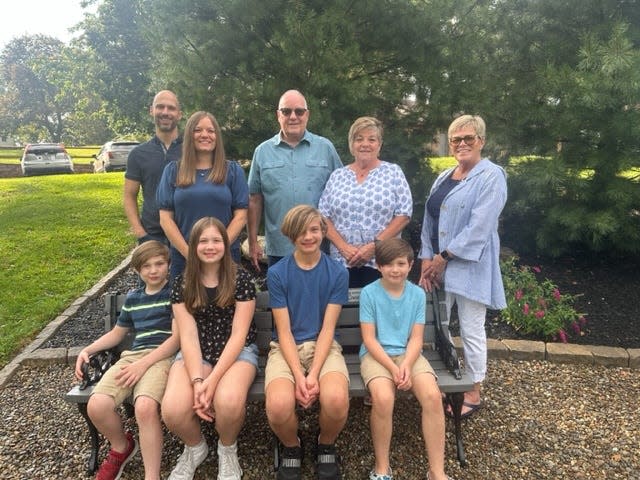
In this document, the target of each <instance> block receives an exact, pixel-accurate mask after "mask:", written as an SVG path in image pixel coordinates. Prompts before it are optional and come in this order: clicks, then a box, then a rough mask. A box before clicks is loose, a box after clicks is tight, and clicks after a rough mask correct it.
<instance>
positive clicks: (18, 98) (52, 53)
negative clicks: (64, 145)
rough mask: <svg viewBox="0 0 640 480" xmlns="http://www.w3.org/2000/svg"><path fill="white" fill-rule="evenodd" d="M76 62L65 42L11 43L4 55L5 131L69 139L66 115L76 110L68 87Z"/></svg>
mask: <svg viewBox="0 0 640 480" xmlns="http://www.w3.org/2000/svg"><path fill="white" fill-rule="evenodd" d="M71 68H72V60H71V58H70V57H69V55H68V51H67V48H66V46H65V45H64V43H62V42H60V41H59V40H57V39H55V38H52V37H48V36H45V35H33V36H29V35H25V36H22V37H18V38H16V39H14V40H12V41H10V42H9V43H8V44H7V45H6V46H5V48H4V49H3V51H2V53H1V54H0V76H1V77H2V84H3V85H4V90H3V91H2V92H0V96H1V98H0V102H1V103H2V104H3V105H4V107H3V109H2V111H1V112H2V113H1V114H0V121H1V122H2V130H4V131H5V132H7V133H11V134H15V133H17V134H18V137H19V136H20V130H21V129H23V131H25V132H29V134H30V135H33V136H35V137H36V138H34V137H30V138H27V140H34V139H38V140H49V141H54V142H59V141H64V140H65V123H66V116H67V115H68V114H69V112H71V111H72V110H73V108H74V105H73V98H72V96H71V95H70V91H69V89H67V88H65V84H66V82H67V80H68V72H69V71H70V70H71Z"/></svg>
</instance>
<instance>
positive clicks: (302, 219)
mask: <svg viewBox="0 0 640 480" xmlns="http://www.w3.org/2000/svg"><path fill="white" fill-rule="evenodd" d="M314 220H320V228H321V229H322V236H323V237H324V236H325V235H326V234H327V222H326V221H325V220H324V217H323V216H322V214H321V213H320V211H319V210H318V209H317V208H314V207H312V206H311V205H296V206H295V207H293V208H292V209H291V210H289V211H288V212H287V214H286V215H285V216H284V220H282V225H281V227H280V231H281V232H282V234H283V235H284V236H286V237H288V238H289V240H291V242H292V243H294V242H295V241H296V240H297V239H298V237H299V236H300V235H302V234H303V233H304V232H305V230H306V229H307V228H308V227H309V224H310V223H311V222H313V221H314Z"/></svg>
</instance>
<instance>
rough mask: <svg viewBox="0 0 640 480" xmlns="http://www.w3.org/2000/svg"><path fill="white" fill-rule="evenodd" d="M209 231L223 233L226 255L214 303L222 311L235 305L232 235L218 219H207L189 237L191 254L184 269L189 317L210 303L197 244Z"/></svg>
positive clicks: (234, 267) (223, 257) (222, 262)
mask: <svg viewBox="0 0 640 480" xmlns="http://www.w3.org/2000/svg"><path fill="white" fill-rule="evenodd" d="M210 227H214V228H215V229H216V230H218V231H219V232H220V235H221V236H222V241H223V243H224V255H223V256H222V259H221V260H220V270H219V272H218V287H217V289H216V298H215V302H216V304H217V305H218V306H219V307H228V306H230V305H233V303H234V301H235V291H236V264H235V263H234V262H233V260H232V259H231V249H230V244H229V235H228V234H227V229H226V228H225V227H224V225H223V224H222V222H221V221H220V220H218V219H217V218H215V217H204V218H201V219H200V220H198V221H197V222H196V223H195V224H194V225H193V228H192V229H191V234H190V236H189V253H188V255H187V265H186V267H185V269H184V276H183V278H184V280H183V292H184V294H183V298H184V304H185V307H186V308H187V310H188V311H189V313H191V314H193V312H194V311H195V310H196V309H198V308H202V307H204V306H206V305H207V304H208V303H209V298H208V296H207V291H206V289H205V287H204V285H203V284H202V282H201V281H200V278H201V275H202V262H200V259H199V258H198V251H197V250H198V242H199V241H200V237H201V236H202V233H203V232H204V231H205V230H206V229H207V228H210Z"/></svg>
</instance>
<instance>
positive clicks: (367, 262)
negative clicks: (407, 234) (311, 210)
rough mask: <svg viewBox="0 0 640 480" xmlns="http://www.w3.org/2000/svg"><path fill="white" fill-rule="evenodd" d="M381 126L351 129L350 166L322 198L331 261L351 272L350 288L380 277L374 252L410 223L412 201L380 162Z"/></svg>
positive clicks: (399, 178)
mask: <svg viewBox="0 0 640 480" xmlns="http://www.w3.org/2000/svg"><path fill="white" fill-rule="evenodd" d="M382 132H383V128H382V123H380V121H379V120H377V119H376V118H373V117H360V118H358V119H357V120H356V121H355V122H354V123H353V125H351V128H350V129H349V150H350V151H351V154H352V155H353V158H354V161H353V163H351V164H349V165H347V166H346V167H343V168H339V169H338V170H335V171H334V172H333V173H332V174H331V177H330V178H329V181H328V182H327V185H326V186H325V189H324V192H323V193H322V196H321V197H320V203H319V206H318V208H319V210H320V212H321V213H322V215H324V216H325V218H326V219H327V226H328V230H327V238H328V239H329V240H330V241H331V257H333V258H335V259H336V260H338V261H339V262H341V263H342V264H344V265H345V266H346V267H347V269H348V270H349V287H350V288H359V287H363V286H365V285H367V284H369V283H371V282H372V281H374V280H376V279H377V278H379V277H380V273H379V272H378V270H377V268H376V263H375V258H374V252H375V244H376V242H378V241H379V240H385V239H387V238H391V237H397V236H399V235H400V234H401V232H402V229H403V228H404V227H405V226H406V225H407V224H408V223H409V219H410V218H411V213H412V212H413V200H412V198H411V190H410V189H409V184H408V183H407V179H406V178H405V176H404V173H402V170H401V169H400V167H399V166H398V165H395V164H393V163H389V162H385V161H383V160H380V158H379V155H380V148H381V147H382Z"/></svg>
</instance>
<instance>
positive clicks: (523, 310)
mask: <svg viewBox="0 0 640 480" xmlns="http://www.w3.org/2000/svg"><path fill="white" fill-rule="evenodd" d="M522 313H524V314H525V315H529V304H528V303H525V304H524V306H523V307H522Z"/></svg>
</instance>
